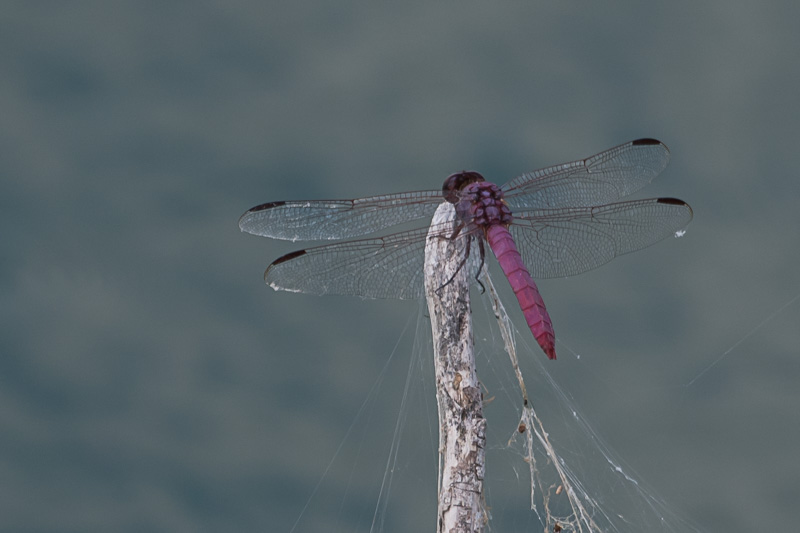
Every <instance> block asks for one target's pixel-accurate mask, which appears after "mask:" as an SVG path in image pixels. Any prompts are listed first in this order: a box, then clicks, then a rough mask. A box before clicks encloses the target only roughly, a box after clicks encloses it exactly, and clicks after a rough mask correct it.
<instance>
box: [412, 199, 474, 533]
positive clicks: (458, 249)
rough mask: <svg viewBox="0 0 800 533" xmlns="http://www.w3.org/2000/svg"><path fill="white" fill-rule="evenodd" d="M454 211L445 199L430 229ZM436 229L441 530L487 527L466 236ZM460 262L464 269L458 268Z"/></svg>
mask: <svg viewBox="0 0 800 533" xmlns="http://www.w3.org/2000/svg"><path fill="white" fill-rule="evenodd" d="M455 219H456V216H455V209H454V208H453V205H452V204H449V203H444V204H442V206H441V207H440V208H439V209H438V210H437V211H436V214H435V215H434V217H433V220H432V222H431V228H441V227H442V225H443V224H448V223H449V224H451V227H452V228H453V229H452V230H450V232H452V231H453V230H454V229H455V227H456V222H455ZM441 234H445V235H447V234H448V232H447V231H445V232H441V231H440V230H437V232H436V235H429V236H428V242H427V243H426V246H425V293H426V297H427V300H428V310H429V312H430V316H431V327H432V329H433V354H434V365H435V370H436V398H437V404H438V406H439V514H438V524H437V529H436V531H437V532H438V533H456V532H458V533H468V532H470V533H471V532H479V531H483V528H484V525H485V524H486V520H487V519H486V513H485V509H484V500H483V477H484V470H485V446H486V420H485V419H484V418H483V409H482V394H481V389H480V383H478V378H477V374H476V372H475V356H474V351H473V339H472V317H471V314H470V306H469V283H470V279H469V277H468V276H469V272H468V271H469V269H468V268H465V267H464V266H463V265H462V261H463V259H464V256H465V253H466V251H465V249H464V243H465V241H466V239H453V240H450V239H447V238H443V237H441V236H439V235H441ZM459 265H462V267H461V268H460V270H459Z"/></svg>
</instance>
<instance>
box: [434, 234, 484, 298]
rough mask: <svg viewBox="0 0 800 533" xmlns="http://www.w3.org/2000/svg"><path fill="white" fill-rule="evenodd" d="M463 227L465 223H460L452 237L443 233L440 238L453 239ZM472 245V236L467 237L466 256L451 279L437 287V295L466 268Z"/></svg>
mask: <svg viewBox="0 0 800 533" xmlns="http://www.w3.org/2000/svg"><path fill="white" fill-rule="evenodd" d="M462 227H464V225H463V224H461V225H459V227H458V228H457V229H456V232H455V233H453V236H452V237H442V236H441V235H440V236H439V237H440V238H445V239H448V240H452V239H454V238H455V237H456V235H458V232H459V231H461V228H462ZM480 245H481V250H483V243H480ZM471 246H472V238H471V237H467V245H466V247H465V249H464V258H463V259H461V261H459V263H458V266H457V267H456V271H455V272H453V275H452V276H450V279H448V280H447V281H446V282H444V284H443V285H442V286H441V287H439V288H438V289H436V294H437V295H439V296H441V294H442V289H444V288H445V287H447V286H448V285H450V284H451V283H453V280H454V279H456V274H458V273H459V272H460V271H461V269H462V268H464V265H466V264H467V259H469V250H470V247H471ZM478 283H480V282H478ZM481 287H483V285H481Z"/></svg>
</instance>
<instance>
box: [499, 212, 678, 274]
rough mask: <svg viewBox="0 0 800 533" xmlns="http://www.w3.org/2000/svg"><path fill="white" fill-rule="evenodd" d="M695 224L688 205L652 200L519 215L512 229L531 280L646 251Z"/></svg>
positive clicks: (579, 270)
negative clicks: (643, 249)
mask: <svg viewBox="0 0 800 533" xmlns="http://www.w3.org/2000/svg"><path fill="white" fill-rule="evenodd" d="M691 220H692V208H691V207H689V205H688V204H686V203H685V202H683V201H681V200H676V199H674V198H650V199H646V200H633V201H629V202H619V203H613V204H608V205H603V206H598V207H591V208H587V207H581V208H564V209H542V210H536V211H529V212H524V213H519V214H516V213H515V214H514V223H513V224H512V225H511V226H510V227H509V231H510V232H511V235H512V236H513V237H514V240H515V241H516V243H517V246H518V248H519V251H520V254H521V255H522V259H523V261H524V262H525V265H526V266H527V267H528V270H529V272H530V274H531V276H532V277H534V278H554V277H563V276H574V275H575V274H580V273H581V272H586V271H587V270H592V269H593V268H597V267H599V266H600V265H603V264H605V263H607V262H609V261H611V260H612V259H613V258H615V257H617V256H620V255H623V254H627V253H629V252H633V251H635V250H640V249H642V248H646V247H647V246H650V245H651V244H655V243H656V242H658V241H660V240H662V239H664V238H666V237H669V236H670V235H673V234H675V232H677V231H678V230H680V229H681V228H684V227H685V226H686V225H687V224H689V222H690V221H691Z"/></svg>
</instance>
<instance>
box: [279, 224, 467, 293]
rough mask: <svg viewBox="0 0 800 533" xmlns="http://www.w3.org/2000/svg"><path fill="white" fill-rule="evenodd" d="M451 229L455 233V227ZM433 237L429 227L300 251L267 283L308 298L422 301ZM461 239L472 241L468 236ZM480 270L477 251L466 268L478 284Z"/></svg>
mask: <svg viewBox="0 0 800 533" xmlns="http://www.w3.org/2000/svg"><path fill="white" fill-rule="evenodd" d="M447 227H448V228H451V229H449V230H447V231H452V225H449V226H447ZM428 231H429V228H427V227H425V228H420V229H415V230H410V231H404V232H400V233H395V234H393V235H387V236H385V237H379V238H374V239H361V240H355V241H347V242H341V243H336V244H327V245H323V246H316V247H314V248H307V249H305V250H298V251H296V252H292V253H290V254H286V255H284V256H283V257H281V258H279V259H277V260H276V261H275V262H274V263H272V264H271V265H270V266H269V267H268V268H267V271H266V272H265V273H264V281H265V282H266V283H267V285H269V286H270V287H272V288H273V289H275V290H284V291H290V292H303V293H308V294H319V295H322V294H345V295H352V296H360V297H362V298H399V299H410V298H422V297H423V296H424V295H425V291H424V286H423V277H424V271H423V266H424V261H425V239H426V238H427V235H428ZM437 233H439V234H441V235H442V237H444V235H445V233H446V231H445V229H444V227H443V229H442V230H441V231H439V232H437ZM447 236H448V237H449V236H450V235H447ZM433 238H436V237H433ZM457 238H472V236H471V235H469V234H468V233H465V232H462V233H461V234H460V235H459V236H458V237H457ZM479 264H480V251H479V249H478V246H477V245H473V246H472V250H471V252H470V256H469V259H468V261H467V263H466V266H465V268H467V269H468V272H469V273H470V277H471V279H473V281H474V279H475V274H476V273H477V268H478V266H479Z"/></svg>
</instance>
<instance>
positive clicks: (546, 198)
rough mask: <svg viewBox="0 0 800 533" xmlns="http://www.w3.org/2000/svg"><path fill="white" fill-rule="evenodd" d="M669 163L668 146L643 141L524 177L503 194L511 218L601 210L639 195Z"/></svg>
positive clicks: (537, 171)
mask: <svg viewBox="0 0 800 533" xmlns="http://www.w3.org/2000/svg"><path fill="white" fill-rule="evenodd" d="M668 162H669V149H667V147H666V145H665V144H664V143H662V142H660V141H657V140H655V139H639V140H636V141H631V142H628V143H625V144H621V145H619V146H616V147H614V148H611V149H609V150H606V151H604V152H600V153H599V154H597V155H594V156H592V157H589V158H587V159H581V160H578V161H573V162H571V163H563V164H561V165H555V166H552V167H547V168H543V169H540V170H536V171H534V172H530V173H527V174H523V175H521V176H519V177H517V178H514V179H513V180H511V181H509V182H508V183H506V184H505V185H503V187H502V189H503V191H504V192H505V197H506V201H507V202H508V205H509V207H511V210H512V212H514V211H515V210H517V211H522V210H526V209H556V208H562V207H589V206H593V205H602V204H606V203H608V202H612V201H614V200H617V199H619V198H622V197H624V196H628V195H629V194H631V193H633V192H635V191H638V190H639V189H641V188H642V187H644V186H645V185H647V184H648V183H650V182H651V181H653V179H654V178H655V177H656V176H657V175H658V174H659V173H660V172H661V171H662V170H664V168H665V167H666V166H667V163H668Z"/></svg>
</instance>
